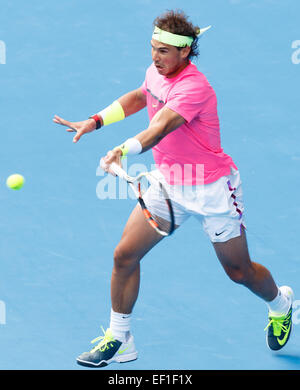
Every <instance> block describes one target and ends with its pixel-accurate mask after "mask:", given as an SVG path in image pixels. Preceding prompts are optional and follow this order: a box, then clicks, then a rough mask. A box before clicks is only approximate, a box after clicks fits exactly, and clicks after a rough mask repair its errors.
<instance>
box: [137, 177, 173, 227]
mask: <svg viewBox="0 0 300 390" xmlns="http://www.w3.org/2000/svg"><path fill="white" fill-rule="evenodd" d="M150 186H155V191H153V192H152V196H151V198H150V197H145V198H144V194H145V193H146V191H147V190H148V189H149V188H150ZM138 191H139V194H140V197H141V198H142V204H141V205H142V209H143V213H144V215H145V217H146V219H147V220H148V222H149V223H150V225H151V226H152V227H153V228H155V229H156V230H157V229H158V230H159V231H161V232H163V233H165V235H168V234H171V233H172V231H173V230H174V215H173V209H172V204H171V201H170V199H169V196H168V194H167V192H166V190H165V189H164V187H162V186H161V184H160V183H159V182H158V181H153V180H151V181H149V180H148V178H146V180H141V181H139V183H138ZM153 201H154V202H155V203H156V204H157V203H159V208H160V210H161V212H162V215H164V216H166V218H164V217H162V216H159V215H157V214H155V212H154V211H153V210H152V207H151V204H152V202H153ZM140 203H141V202H140Z"/></svg>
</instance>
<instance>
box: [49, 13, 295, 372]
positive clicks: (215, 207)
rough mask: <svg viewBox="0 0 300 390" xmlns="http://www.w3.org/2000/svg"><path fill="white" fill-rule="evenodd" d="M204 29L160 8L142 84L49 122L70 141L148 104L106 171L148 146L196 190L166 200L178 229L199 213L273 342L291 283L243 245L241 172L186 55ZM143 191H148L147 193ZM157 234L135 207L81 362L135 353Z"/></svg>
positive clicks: (282, 327) (287, 310)
mask: <svg viewBox="0 0 300 390" xmlns="http://www.w3.org/2000/svg"><path fill="white" fill-rule="evenodd" d="M206 29H207V28H206ZM206 29H199V28H198V27H196V26H194V25H193V24H192V23H191V22H190V21H189V20H188V18H187V17H186V15H185V14H184V13H183V12H181V11H176V12H174V11H168V12H166V13H164V14H163V15H161V16H159V17H158V18H156V19H155V21H154V32H153V35H152V40H151V46H152V59H153V63H152V64H151V66H150V67H149V68H148V70H147V72H146V77H145V81H144V83H143V85H142V86H141V87H139V88H137V89H136V90H134V91H131V92H129V93H127V94H126V95H124V96H122V97H120V98H119V99H118V100H116V101H115V102H113V103H112V104H111V105H110V106H109V107H107V108H105V109H104V110H102V111H100V112H99V113H98V114H96V115H93V116H92V117H91V118H89V119H87V120H85V121H82V122H68V121H66V120H64V119H62V118H60V117H58V116H55V118H54V122H56V123H59V124H62V125H64V126H67V127H68V129H67V130H68V131H75V132H76V135H75V137H74V139H73V140H74V142H77V141H78V140H79V139H80V137H81V136H82V135H83V134H86V133H88V132H91V131H93V130H95V129H96V128H100V127H101V126H105V125H108V124H110V123H112V122H116V121H120V120H122V119H124V118H126V117H128V116H129V115H132V114H134V113H136V112H138V111H139V110H142V109H143V108H145V107H147V109H148V113H149V118H150V124H149V126H148V128H147V129H146V130H144V131H142V132H140V133H138V134H137V135H136V136H135V137H134V138H129V139H128V140H127V141H125V142H124V143H123V144H121V145H120V146H117V147H115V148H114V149H113V150H111V151H109V152H108V153H107V154H106V156H105V158H104V161H105V163H106V166H107V170H108V171H109V165H110V164H111V163H112V162H115V163H118V164H119V165H121V157H122V156H125V155H132V154H140V153H143V152H145V151H147V150H149V149H152V150H153V156H154V160H155V163H156V166H157V168H158V170H157V172H156V173H155V174H156V175H158V177H160V179H161V180H162V181H164V182H165V183H166V185H168V186H169V187H172V186H176V188H178V186H179V187H180V186H183V187H185V188H186V187H189V188H200V189H201V191H200V192H199V194H200V195H199V198H197V197H194V198H189V199H186V198H184V196H181V197H177V198H176V196H177V195H176V193H175V194H174V198H171V201H172V203H173V208H174V214H175V223H176V227H177V228H178V227H179V226H180V225H181V224H182V223H184V221H185V220H186V219H187V218H188V217H189V216H191V215H193V216H195V217H196V218H197V219H199V221H201V223H202V226H203V228H204V230H205V232H206V233H207V235H208V236H209V238H210V241H211V242H212V244H213V246H214V249H215V252H216V255H217V257H218V259H219V261H220V262H221V264H222V266H223V268H224V270H225V272H226V273H227V275H228V276H229V277H230V278H231V279H232V280H233V281H234V282H236V283H239V284H242V285H244V286H246V287H247V288H248V289H249V290H250V291H251V292H253V293H254V294H256V295H257V296H258V297H260V298H261V299H262V300H264V301H265V303H266V305H267V308H268V319H269V322H268V325H267V327H266V330H267V344H268V346H269V348H270V349H272V350H278V349H280V348H282V347H283V346H284V345H285V344H286V343H287V341H288V339H289V336H290V332H291V328H292V302H293V291H292V289H291V288H290V287H287V286H283V287H280V288H279V287H278V286H277V285H276V283H275V282H274V280H273V278H272V276H271V274H270V272H269V271H268V270H267V269H266V268H265V267H264V266H262V265H260V264H258V263H255V262H253V261H252V260H251V259H250V256H249V253H248V248H247V240H246V233H245V224H244V215H243V211H244V208H243V199H242V188H241V180H240V175H239V171H238V169H237V167H236V165H235V164H234V162H233V160H232V158H231V157H230V156H229V155H227V154H225V153H224V152H223V150H222V148H221V145H220V127H219V120H218V114H217V100H216V95H215V92H214V90H213V88H212V87H211V85H210V84H209V82H208V81H207V79H206V77H205V76H204V75H203V74H202V73H201V72H200V71H199V70H198V69H197V67H196V66H195V65H194V64H193V63H192V62H191V58H193V57H194V56H197V46H198V37H199V35H201V34H202V33H203V32H204V31H205V30H206ZM174 166H176V167H177V169H175V170H174V169H172V167H174ZM186 166H188V167H189V169H188V170H186V169H185V167H186ZM198 167H202V168H203V169H198ZM170 172H172V175H171V174H170ZM149 191H150V199H155V197H154V196H152V195H153V193H151V188H150V190H149ZM152 192H153V190H152ZM151 207H152V211H153V212H154V213H155V214H156V215H158V216H160V217H161V218H164V217H165V215H166V214H165V213H164V210H163V207H161V204H160V202H159V201H155V200H153V204H152V205H151ZM162 239H163V237H162V236H161V235H159V234H158V233H157V232H156V231H155V230H154V229H152V228H151V226H150V225H149V224H148V223H147V221H146V219H145V217H144V215H143V213H142V211H141V207H140V206H139V205H137V206H136V207H135V209H134V210H133V212H132V214H131V216H130V217H129V220H128V222H127V224H126V226H125V229H124V232H123V235H122V238H121V241H120V242H119V244H118V245H117V247H116V249H115V252H114V266H113V271H112V277H111V303H112V309H111V317H110V326H109V328H108V329H107V330H106V331H104V330H103V331H104V336H100V337H98V338H97V339H95V340H93V341H94V342H98V341H99V343H98V344H96V345H95V347H94V348H93V349H92V350H91V351H90V352H84V353H83V354H81V355H80V356H79V357H78V358H77V362H78V363H79V364H82V365H86V366H91V367H102V366H105V365H107V364H109V363H111V362H126V361H131V360H134V359H136V358H137V351H136V349H135V345H134V340H133V336H132V334H131V332H130V320H131V315H132V311H133V307H134V304H135V302H136V299H137V297H138V291H139V282H140V261H141V259H142V258H143V257H144V255H145V254H146V253H147V252H149V251H150V250H151V248H153V247H154V246H155V245H156V244H158V242H159V241H161V240H162Z"/></svg>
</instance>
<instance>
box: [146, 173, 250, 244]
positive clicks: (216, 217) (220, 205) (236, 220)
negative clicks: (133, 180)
mask: <svg viewBox="0 0 300 390" xmlns="http://www.w3.org/2000/svg"><path fill="white" fill-rule="evenodd" d="M151 173H152V175H154V176H155V177H157V178H158V179H159V180H160V181H161V182H162V183H163V184H164V186H165V188H166V190H167V191H168V194H169V197H170V200H171V202H172V205H173V210H174V216H175V224H176V225H178V226H180V225H182V224H183V223H184V222H185V221H186V220H187V219H188V218H189V217H190V216H194V217H196V218H197V219H198V220H199V221H200V222H201V223H202V226H203V229H204V231H205V232H206V234H207V235H208V236H209V238H210V240H211V241H212V242H225V241H228V240H229V239H231V238H234V237H238V236H240V234H241V229H242V227H245V221H244V215H243V213H244V205H243V192H242V186H241V179H240V174H239V171H237V170H235V169H233V168H231V174H230V175H228V176H222V177H221V178H220V179H218V180H217V181H215V182H213V183H210V184H204V185H195V186H178V185H169V184H168V183H167V182H166V180H165V178H164V176H163V174H162V173H161V172H160V171H159V170H154V171H152V172H151ZM154 183H155V182H154ZM158 194H159V191H158V188H157V186H156V185H155V184H151V186H150V187H149V189H148V190H147V191H146V193H145V194H144V197H143V198H144V199H145V202H146V204H147V207H148V208H149V210H150V212H151V213H153V214H155V215H157V216H159V217H161V218H164V219H166V220H169V213H168V208H167V206H166V203H165V202H164V200H162V199H161V196H159V195H158Z"/></svg>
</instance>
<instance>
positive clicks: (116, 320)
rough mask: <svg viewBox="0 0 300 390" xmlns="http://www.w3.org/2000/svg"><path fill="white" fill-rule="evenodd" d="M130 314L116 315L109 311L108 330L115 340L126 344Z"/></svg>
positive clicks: (128, 334)
mask: <svg viewBox="0 0 300 390" xmlns="http://www.w3.org/2000/svg"><path fill="white" fill-rule="evenodd" d="M130 320H131V314H123V313H116V312H114V311H113V309H111V311H110V325H109V327H110V330H111V332H112V334H113V336H114V338H115V339H117V340H119V341H121V342H126V341H127V340H128V338H129V336H130Z"/></svg>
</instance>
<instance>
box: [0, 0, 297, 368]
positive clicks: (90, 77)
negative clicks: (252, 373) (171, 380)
mask: <svg viewBox="0 0 300 390" xmlns="http://www.w3.org/2000/svg"><path fill="white" fill-rule="evenodd" d="M175 8H180V9H183V10H184V11H185V12H186V13H187V14H188V15H189V16H190V17H191V20H192V21H193V22H194V23H195V24H198V25H199V26H200V27H201V26H202V27H204V26H207V25H212V28H211V29H210V30H209V32H207V33H206V34H205V35H204V36H203V37H202V38H201V41H200V52H201V54H200V57H199V59H197V60H195V63H196V64H197V65H198V68H199V70H201V71H202V72H203V73H204V74H205V75H206V76H207V78H208V80H209V81H210V83H211V85H212V86H213V87H214V89H215V91H216V93H217V97H218V107H219V116H220V121H221V135H222V143H223V149H224V151H225V152H226V153H228V154H230V155H231V156H232V157H233V159H234V161H235V163H236V164H237V166H238V167H239V170H240V172H241V176H242V180H243V189H244V200H245V205H246V222H247V234H248V241H249V249H250V252H251V257H252V259H253V261H256V262H259V263H262V264H263V265H265V266H266V267H267V268H268V269H269V270H270V271H271V273H272V275H273V277H274V279H275V280H276V282H277V283H278V285H290V286H291V287H292V288H293V289H294V293H295V299H296V302H295V304H294V307H295V310H294V317H293V322H294V331H293V334H292V336H291V340H290V341H289V343H288V344H287V346H286V347H285V348H283V349H282V350H281V351H280V352H277V353H273V352H271V351H270V350H269V349H268V348H267V346H266V342H265V332H264V328H265V326H266V325H267V308H266V305H265V303H264V302H263V301H262V300H261V299H260V298H258V297H256V296H255V295H253V294H252V293H251V292H250V291H249V290H247V289H246V288H245V287H242V286H240V285H237V284H234V283H233V282H232V281H231V280H229V278H228V277H227V276H226V275H225V273H224V271H223V269H222V267H221V265H220V264H219V262H218V260H217V258H216V256H215V254H214V251H213V248H212V245H211V244H210V242H209V240H208V238H207V236H206V235H205V233H204V232H203V230H202V227H201V225H199V223H198V222H197V221H196V220H195V219H190V220H188V221H187V222H186V224H185V225H183V226H182V227H181V228H180V229H179V230H178V231H176V233H175V234H174V235H173V236H171V237H170V238H168V239H166V240H164V241H163V242H162V243H160V244H159V245H158V246H157V247H156V248H154V250H153V251H152V252H150V253H148V254H147V256H146V257H145V258H144V259H143V261H142V278H141V289H140V295H139V299H138V301H137V303H136V306H135V309H134V314H133V319H132V331H133V334H134V336H135V342H136V347H137V350H138V351H139V358H138V360H136V361H134V362H131V363H128V364H124V365H120V364H119V365H117V364H114V365H110V366H108V367H106V368H103V370H125V369H126V370H144V369H149V370H152V369H153V370H154V369H160V370H162V369H170V370H172V369H174V370H175V369H176V370H180V369H184V370H189V369H191V370H192V369H193V370H217V369H221V370H295V369H298V368H299V367H300V287H299V276H300V257H299V216H300V207H299V204H298V201H299V190H300V184H299V183H300V181H299V179H300V174H299V171H300V152H299V145H300V131H299V101H300V99H299V86H300V63H299V62H300V52H299V47H300V30H299V15H300V3H299V1H297V0H252V1H250V0H202V1H199V0H190V1H185V2H183V1H179V0H172V1H171V0H161V1H155V0H128V1H122V0H111V1H105V2H104V1H96V0H85V1H83V0H72V1H71V0H69V1H68V0H53V1H51V2H50V1H49V2H45V1H38V0H27V1H24V2H21V1H17V0H14V1H13V0H7V1H1V2H0V41H1V45H0V48H1V49H0V50H1V54H0V59H1V61H0V62H1V63H0V115H1V116H0V118H1V120H0V127H1V140H0V156H1V157H0V159H1V164H0V201H1V206H0V236H1V239H0V368H1V369H3V370H4V369H7V370H11V369H22V370H34V369H36V370H84V369H86V368H84V367H80V366H78V365H77V364H76V357H77V356H78V355H79V354H80V353H82V352H83V351H87V350H89V349H90V348H91V344H90V340H92V339H93V338H95V337H96V336H98V335H100V334H101V329H100V326H101V325H102V326H103V327H104V328H106V327H108V325H109V314H110V275H111V270H112V263H113V260H112V254H113V250H114V247H115V245H116V244H117V243H118V241H119V239H120V235H121V233H122V231H123V227H124V224H125V222H126V220H127V217H128V216H129V213H130V211H131V209H132V207H133V206H134V205H135V201H134V200H133V199H121V200H119V199H116V200H114V199H104V200H100V199H99V197H98V196H97V193H96V189H97V188H98V185H99V182H100V181H101V179H103V177H101V176H100V172H99V170H98V169H97V168H98V164H99V159H100V157H102V156H103V155H105V154H106V151H107V150H110V149H111V148H112V147H113V146H115V145H118V144H119V143H121V142H122V141H123V140H124V139H127V138H129V137H130V136H134V135H135V134H137V133H138V132H139V131H141V130H143V129H145V128H146V127H147V124H148V116H147V112H146V111H143V112H140V113H138V114H137V115H135V116H132V117H130V118H128V119H127V120H125V121H123V122H120V123H117V124H113V125H110V126H108V127H106V128H104V129H102V130H101V131H99V132H95V133H92V134H89V135H86V136H84V137H83V138H82V139H81V140H80V141H79V142H78V143H77V144H73V143H72V137H73V134H69V133H67V132H66V131H65V128H63V127H62V126H58V125H56V124H54V123H53V122H52V118H53V116H54V114H57V115H60V116H62V117H63V118H66V119H68V120H71V121H79V120H83V119H86V118H87V117H88V116H89V115H91V114H94V113H95V112H98V111H100V110H101V109H102V108H104V107H106V106H107V105H108V104H110V103H111V102H112V101H113V100H115V99H116V98H118V97H119V96H121V95H123V94H124V93H126V92H128V91H130V90H132V89H135V88H137V87H139V86H140V85H141V84H142V82H143V80H144V75H145V70H146V68H147V67H148V66H149V65H150V63H151V50H150V39H151V35H152V22H153V20H154V18H155V17H156V16H157V15H159V14H160V13H162V12H163V11H165V10H167V9H175ZM133 162H140V163H143V164H145V165H146V166H147V167H150V166H151V164H152V163H153V160H152V154H151V152H147V153H145V154H143V155H142V156H138V157H134V158H131V159H130V160H128V164H131V163H133ZM13 173H20V174H22V175H23V176H24V177H25V179H26V182H25V186H24V187H23V188H22V190H20V191H13V190H11V189H9V188H7V187H6V184H5V183H6V178H7V177H8V176H9V175H10V174H13ZM297 299H299V301H297ZM297 303H298V304H297Z"/></svg>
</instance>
